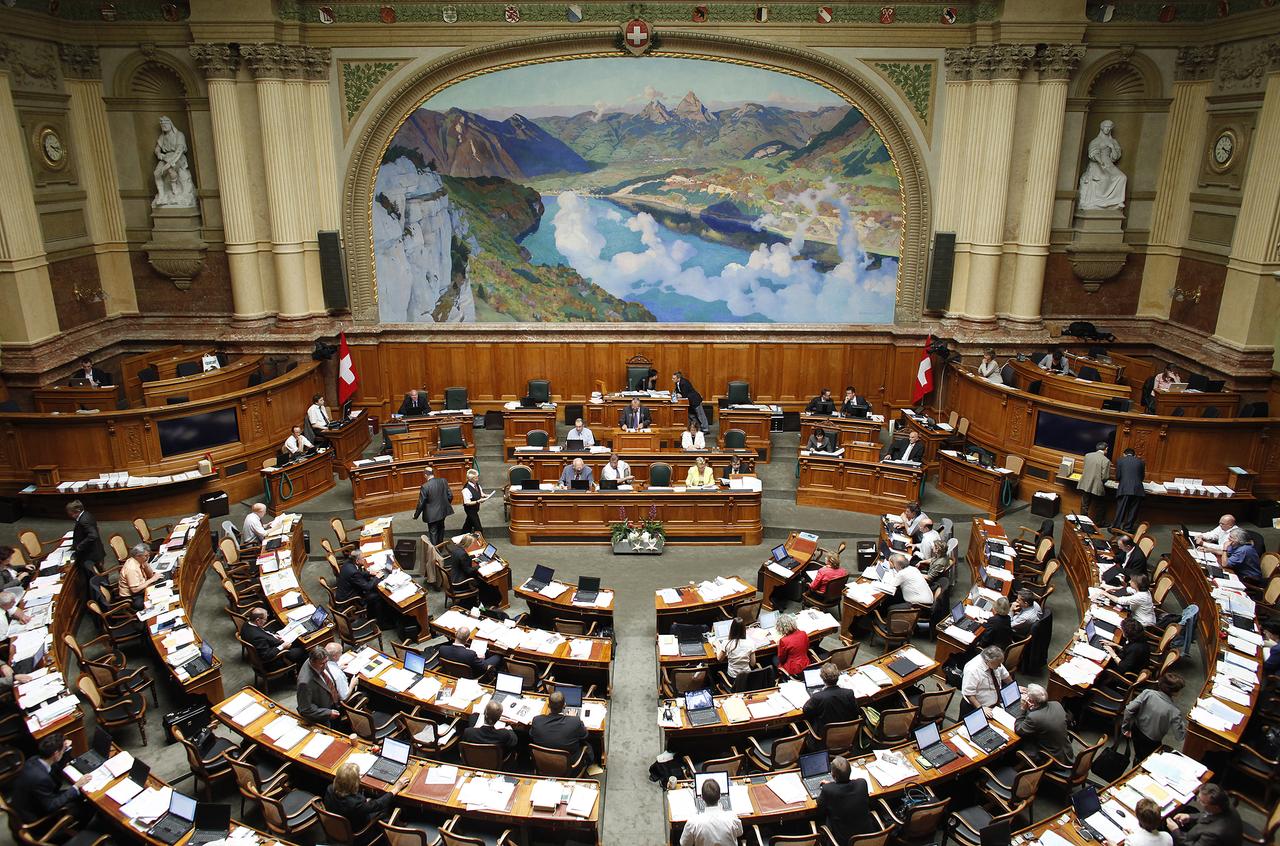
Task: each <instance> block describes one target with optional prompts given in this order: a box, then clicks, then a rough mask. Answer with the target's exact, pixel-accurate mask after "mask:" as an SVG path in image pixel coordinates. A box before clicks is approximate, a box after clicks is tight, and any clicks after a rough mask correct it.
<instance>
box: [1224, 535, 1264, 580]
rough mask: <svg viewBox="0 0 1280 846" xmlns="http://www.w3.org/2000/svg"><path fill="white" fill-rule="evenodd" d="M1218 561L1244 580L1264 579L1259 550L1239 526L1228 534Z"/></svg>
mask: <svg viewBox="0 0 1280 846" xmlns="http://www.w3.org/2000/svg"><path fill="white" fill-rule="evenodd" d="M1218 561H1219V562H1221V564H1222V566H1223V567H1225V568H1229V569H1230V570H1232V571H1233V572H1234V573H1235V574H1236V575H1237V576H1239V577H1240V581H1242V582H1249V581H1252V582H1261V581H1262V562H1261V560H1260V559H1259V558H1258V550H1257V549H1256V548H1255V547H1254V545H1253V541H1251V540H1249V535H1247V534H1246V533H1245V530H1244V529H1241V528H1240V527H1238V526H1237V527H1236V528H1234V529H1232V530H1231V531H1230V532H1229V533H1228V534H1227V540H1226V543H1225V544H1224V545H1223V549H1222V551H1221V552H1219V553H1218Z"/></svg>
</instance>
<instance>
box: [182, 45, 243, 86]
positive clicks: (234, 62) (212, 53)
mask: <svg viewBox="0 0 1280 846" xmlns="http://www.w3.org/2000/svg"><path fill="white" fill-rule="evenodd" d="M187 49H188V50H190V51H191V60H192V61H194V62H195V63H196V67H198V68H200V72H201V73H203V74H204V76H205V79H235V78H236V71H237V70H239V69H240V54H239V53H238V52H237V51H235V50H233V49H232V48H231V45H230V44H219V43H203V44H192V45H190V46H189V47H188V48H187Z"/></svg>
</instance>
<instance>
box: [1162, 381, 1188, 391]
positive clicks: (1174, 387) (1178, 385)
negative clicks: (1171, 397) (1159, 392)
mask: <svg viewBox="0 0 1280 846" xmlns="http://www.w3.org/2000/svg"><path fill="white" fill-rule="evenodd" d="M1186 390H1187V383H1186V382H1170V383H1169V386H1168V387H1167V388H1165V389H1164V392H1165V393H1166V394H1181V393H1185V392H1186Z"/></svg>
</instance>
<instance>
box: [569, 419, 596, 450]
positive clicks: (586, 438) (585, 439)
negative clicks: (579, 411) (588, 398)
mask: <svg viewBox="0 0 1280 846" xmlns="http://www.w3.org/2000/svg"><path fill="white" fill-rule="evenodd" d="M565 440H567V441H582V448H583V449H590V448H591V447H593V446H595V445H596V436H595V435H593V434H591V430H590V429H588V428H587V427H586V425H585V424H584V423H583V422H582V418H581V417H579V418H578V419H577V420H575V421H573V428H572V429H570V430H569V434H568V435H566V436H565Z"/></svg>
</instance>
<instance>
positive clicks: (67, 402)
mask: <svg viewBox="0 0 1280 846" xmlns="http://www.w3.org/2000/svg"><path fill="white" fill-rule="evenodd" d="M119 392H120V389H119V388H117V387H116V386H114V385H107V386H106V387H102V388H95V387H93V386H92V385H50V386H49V387H47V388H36V389H35V390H34V391H32V392H31V398H32V399H33V400H34V401H35V406H36V411H37V412H40V413H41V414H53V413H55V412H56V413H58V414H75V413H76V412H77V411H79V410H80V409H82V408H83V409H103V410H108V411H111V410H114V409H115V407H116V397H117V396H119Z"/></svg>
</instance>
